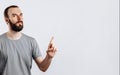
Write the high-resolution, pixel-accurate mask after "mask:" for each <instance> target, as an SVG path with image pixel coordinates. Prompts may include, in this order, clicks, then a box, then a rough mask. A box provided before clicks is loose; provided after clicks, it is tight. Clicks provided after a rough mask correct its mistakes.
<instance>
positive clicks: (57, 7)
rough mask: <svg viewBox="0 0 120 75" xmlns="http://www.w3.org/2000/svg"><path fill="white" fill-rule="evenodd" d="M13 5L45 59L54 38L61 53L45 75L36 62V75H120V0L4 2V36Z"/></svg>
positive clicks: (0, 29)
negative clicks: (20, 14)
mask: <svg viewBox="0 0 120 75" xmlns="http://www.w3.org/2000/svg"><path fill="white" fill-rule="evenodd" d="M13 4H15V5H18V6H20V8H21V9H22V11H23V13H24V30H23V32H24V33H26V34H27V35H29V36H32V37H34V38H35V39H36V40H37V42H38V44H39V46H40V49H41V52H42V55H43V57H45V55H46V49H47V46H48V43H49V41H50V38H51V37H52V36H54V42H55V45H56V47H57V49H58V51H57V54H56V56H55V57H54V59H53V61H52V64H51V66H50V67H49V69H48V70H47V72H45V73H44V72H41V71H40V70H39V69H38V67H37V66H36V64H35V63H34V61H33V66H32V70H31V72H32V75H119V0H36V1H35V0H22V1H21V0H19V1H18V0H0V34H2V33H4V32H6V31H7V30H8V27H7V25H6V23H5V21H4V17H3V11H4V9H5V8H6V7H7V6H9V5H13Z"/></svg>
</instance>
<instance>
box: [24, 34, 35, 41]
mask: <svg viewBox="0 0 120 75" xmlns="http://www.w3.org/2000/svg"><path fill="white" fill-rule="evenodd" d="M22 36H23V37H24V39H26V40H29V41H35V38H33V37H31V36H29V35H26V34H24V33H22Z"/></svg>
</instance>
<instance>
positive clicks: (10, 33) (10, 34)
mask: <svg viewBox="0 0 120 75" xmlns="http://www.w3.org/2000/svg"><path fill="white" fill-rule="evenodd" d="M21 35H22V34H21V32H15V31H11V30H10V31H8V32H7V37H8V38H9V39H11V40H18V39H20V38H21Z"/></svg>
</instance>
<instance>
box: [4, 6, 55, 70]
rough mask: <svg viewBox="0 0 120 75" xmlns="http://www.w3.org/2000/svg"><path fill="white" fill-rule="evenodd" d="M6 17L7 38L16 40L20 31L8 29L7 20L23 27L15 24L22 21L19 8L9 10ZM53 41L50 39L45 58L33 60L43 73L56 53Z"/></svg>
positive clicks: (19, 35)
mask: <svg viewBox="0 0 120 75" xmlns="http://www.w3.org/2000/svg"><path fill="white" fill-rule="evenodd" d="M8 16H9V17H8V18H7V17H5V21H6V23H7V24H8V28H9V30H8V32H7V37H8V38H9V39H11V40H17V39H19V38H20V37H21V36H22V34H21V31H20V32H15V31H13V30H12V29H11V27H10V24H9V20H10V21H11V22H12V23H14V24H15V23H16V25H17V26H19V25H23V23H22V22H19V23H17V22H18V21H23V13H22V12H21V10H20V9H19V8H10V9H9V10H8ZM53 39H54V38H53V37H52V38H51V40H50V43H49V45H48V49H47V51H46V56H45V58H42V57H37V58H35V59H34V60H35V62H36V64H37V65H38V67H39V69H40V70H41V71H43V72H45V71H46V70H47V69H48V67H49V66H50V63H51V61H52V58H53V57H54V56H55V53H56V48H55V46H54V43H53Z"/></svg>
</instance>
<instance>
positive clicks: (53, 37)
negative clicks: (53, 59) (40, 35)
mask: <svg viewBox="0 0 120 75" xmlns="http://www.w3.org/2000/svg"><path fill="white" fill-rule="evenodd" d="M53 39H54V37H53V36H52V38H51V40H50V44H51V43H52V42H53Z"/></svg>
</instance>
